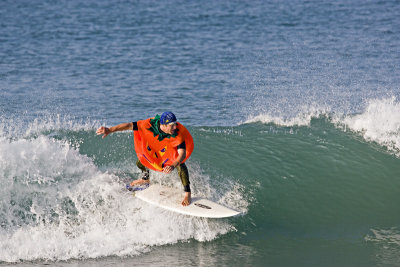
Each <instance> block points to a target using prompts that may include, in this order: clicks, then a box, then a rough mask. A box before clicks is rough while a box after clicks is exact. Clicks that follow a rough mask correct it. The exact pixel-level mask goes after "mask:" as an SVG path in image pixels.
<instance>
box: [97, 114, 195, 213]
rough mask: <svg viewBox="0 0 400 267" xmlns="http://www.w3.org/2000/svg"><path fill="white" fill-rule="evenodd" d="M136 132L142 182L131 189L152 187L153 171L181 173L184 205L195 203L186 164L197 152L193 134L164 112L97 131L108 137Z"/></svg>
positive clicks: (132, 184)
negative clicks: (129, 131) (112, 134)
mask: <svg viewBox="0 0 400 267" xmlns="http://www.w3.org/2000/svg"><path fill="white" fill-rule="evenodd" d="M127 130H133V134H134V142H135V150H136V155H137V156H138V161H137V162H136V165H137V166H138V168H139V169H140V170H141V171H142V176H141V178H139V179H137V180H135V181H133V182H132V183H131V184H130V186H132V187H133V186H136V185H141V184H149V183H150V180H149V169H153V170H155V171H162V172H164V173H170V172H171V171H173V170H174V169H177V171H178V174H179V177H180V179H181V182H182V184H183V187H184V191H185V196H184V198H183V200H182V205H183V206H187V205H189V204H190V202H191V191H190V182H189V172H188V169H187V167H186V164H185V163H184V162H185V161H186V160H187V159H188V158H189V157H190V155H191V153H192V151H193V138H192V136H191V135H190V133H189V131H188V130H187V129H186V128H185V127H184V126H183V125H182V124H180V123H179V122H177V120H176V117H175V115H174V114H173V113H172V112H169V111H167V112H164V113H163V114H162V115H161V117H160V116H159V115H156V116H155V117H153V118H149V119H146V120H140V121H137V122H129V123H122V124H118V125H116V126H113V127H110V128H107V127H104V126H102V127H100V128H99V129H97V131H96V133H97V135H103V138H105V137H106V136H107V135H109V134H110V133H113V132H118V131H127Z"/></svg>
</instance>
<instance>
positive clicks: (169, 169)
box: [163, 166, 175, 173]
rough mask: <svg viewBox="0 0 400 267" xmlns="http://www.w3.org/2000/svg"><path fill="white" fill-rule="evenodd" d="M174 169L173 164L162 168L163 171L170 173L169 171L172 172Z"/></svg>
mask: <svg viewBox="0 0 400 267" xmlns="http://www.w3.org/2000/svg"><path fill="white" fill-rule="evenodd" d="M174 169H175V167H174V166H165V167H164V168H163V173H170V172H172V171H173V170H174Z"/></svg>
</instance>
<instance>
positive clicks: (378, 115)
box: [336, 97, 400, 156]
mask: <svg viewBox="0 0 400 267" xmlns="http://www.w3.org/2000/svg"><path fill="white" fill-rule="evenodd" d="M336 122H337V123H338V124H339V125H344V126H345V128H344V129H345V130H347V129H349V130H351V131H353V132H356V133H358V134H360V135H362V136H363V138H364V139H365V140H366V141H371V142H376V143H378V144H379V145H381V146H383V147H385V148H387V149H388V150H389V151H391V152H393V153H394V154H396V156H400V103H399V102H398V101H397V99H396V98H395V97H391V98H385V99H374V100H370V101H369V102H368V104H367V106H366V108H365V110H364V111H363V112H362V113H360V114H357V115H348V116H345V117H344V118H342V119H340V120H336Z"/></svg>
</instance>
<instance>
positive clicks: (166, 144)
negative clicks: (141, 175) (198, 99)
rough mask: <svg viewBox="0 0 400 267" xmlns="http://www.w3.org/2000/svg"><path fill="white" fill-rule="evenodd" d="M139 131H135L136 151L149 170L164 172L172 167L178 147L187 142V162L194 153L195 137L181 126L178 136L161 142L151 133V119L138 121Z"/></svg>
mask: <svg viewBox="0 0 400 267" xmlns="http://www.w3.org/2000/svg"><path fill="white" fill-rule="evenodd" d="M137 126H138V129H137V130H135V131H133V136H134V142H135V151H136V155H137V157H138V159H139V160H140V162H141V163H142V164H143V165H144V166H146V167H147V168H149V169H152V170H155V171H162V170H163V168H164V167H165V166H168V165H171V164H172V163H173V162H174V161H175V160H176V159H177V157H178V146H179V145H180V144H182V143H183V142H185V144H186V157H185V159H184V160H183V161H182V162H181V163H183V162H185V161H186V160H187V159H188V158H189V157H190V155H191V154H192V152H193V148H194V144H193V137H192V135H191V134H190V133H189V131H188V130H187V129H186V128H185V126H183V125H182V124H180V123H179V122H178V123H177V125H176V128H177V134H176V135H172V136H171V135H169V136H168V137H165V138H163V139H162V140H159V139H160V138H159V136H158V135H155V133H153V131H151V127H152V124H151V118H149V119H146V120H140V121H137Z"/></svg>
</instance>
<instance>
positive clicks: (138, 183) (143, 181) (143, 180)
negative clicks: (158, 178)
mask: <svg viewBox="0 0 400 267" xmlns="http://www.w3.org/2000/svg"><path fill="white" fill-rule="evenodd" d="M149 183H150V180H149V179H146V180H145V179H137V180H135V181H133V182H132V183H131V184H130V186H132V187H133V186H135V185H141V184H149Z"/></svg>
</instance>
